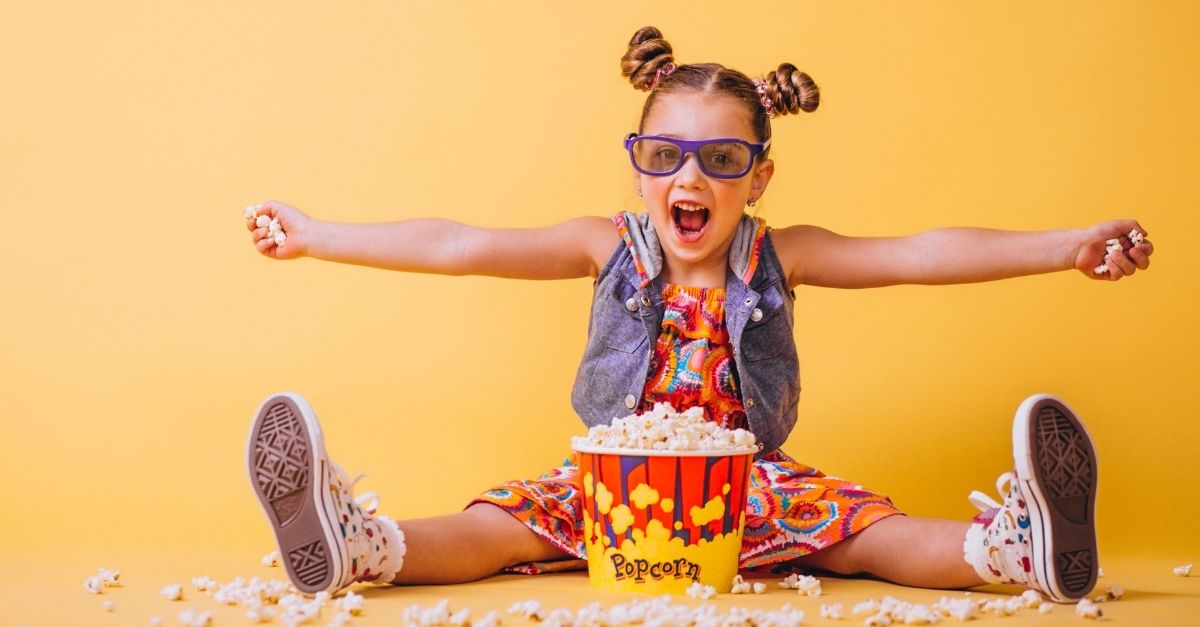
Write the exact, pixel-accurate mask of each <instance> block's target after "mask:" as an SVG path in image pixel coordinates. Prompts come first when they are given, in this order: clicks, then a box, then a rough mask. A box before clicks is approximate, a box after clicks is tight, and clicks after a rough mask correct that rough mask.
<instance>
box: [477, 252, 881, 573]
mask: <svg viewBox="0 0 1200 627" xmlns="http://www.w3.org/2000/svg"><path fill="white" fill-rule="evenodd" d="M765 234H766V229H760V232H759V235H758V237H759V238H761V237H764V236H765ZM761 248H762V247H761V246H754V248H753V249H754V250H755V251H759V250H761ZM755 254H757V253H755ZM756 261H757V260H756V259H752V260H751V263H752V264H754V262H756ZM662 296H663V301H664V303H665V306H666V309H665V311H664V315H663V321H662V328H661V331H660V334H659V336H658V341H657V342H656V344H655V347H654V352H653V354H652V356H651V359H650V372H649V375H648V376H647V378H646V384H645V388H644V389H643V393H642V401H641V406H640V407H639V408H638V411H647V410H649V409H650V408H651V407H653V405H654V404H655V403H658V402H669V403H671V404H672V405H673V406H674V407H675V408H676V409H677V410H679V411H683V410H685V409H687V408H689V407H695V406H700V407H703V408H704V414H705V417H706V418H707V419H708V420H713V421H716V422H718V423H720V424H721V425H722V426H724V427H728V428H737V427H745V422H746V413H745V410H744V408H743V406H742V400H741V395H740V393H739V391H738V385H737V373H736V369H735V366H734V360H733V355H732V353H731V343H730V340H729V336H728V333H727V331H726V328H725V289H724V288H711V287H710V288H703V287H685V286H679V285H672V284H666V285H664V287H663V294H662ZM577 471H578V468H577V466H576V464H575V462H574V459H573V458H568V459H567V460H565V461H564V463H563V465H562V466H560V467H558V468H554V469H551V470H550V471H548V472H546V473H545V474H543V475H542V476H541V477H538V478H537V479H532V480H518V481H509V482H506V483H503V484H501V485H499V486H496V487H495V488H493V489H491V490H488V491H487V492H485V493H484V494H482V495H481V496H480V497H479V498H477V499H475V500H474V501H472V502H471V504H472V505H473V504H475V503H481V502H483V503H492V504H494V505H497V506H499V507H501V508H503V509H504V510H506V511H508V512H509V513H510V514H512V515H513V516H514V517H516V518H517V519H518V520H520V521H521V522H523V523H524V524H525V525H527V526H528V527H529V528H530V529H532V530H533V531H534V532H535V533H537V534H538V535H539V536H541V537H542V538H545V539H546V540H547V541H549V542H550V543H551V544H553V545H554V546H556V547H558V548H559V549H561V550H563V551H565V552H567V553H570V554H571V555H574V556H575V557H577V558H581V559H582V558H583V557H584V555H585V551H584V542H583V534H582V528H583V518H582V517H583V511H582V496H581V495H580V493H579V486H578V477H577V474H578V473H577ZM899 513H900V511H899V510H898V509H896V507H895V506H894V505H892V502H891V500H890V499H888V498H887V497H886V496H883V495H880V494H876V493H874V492H872V491H870V490H868V489H866V488H864V487H863V486H861V485H858V484H856V483H853V482H850V481H844V480H842V479H838V478H836V477H829V476H826V475H824V474H823V473H821V472H820V471H818V470H817V469H815V468H812V467H811V466H806V465H804V464H801V463H800V462H797V461H796V460H794V459H792V458H791V457H789V456H788V455H787V454H785V453H784V452H783V451H781V450H776V451H773V452H771V453H768V454H767V455H764V456H763V457H761V458H760V459H758V460H756V461H755V462H754V466H753V468H752V469H751V471H750V489H749V493H748V496H747V502H746V527H745V530H744V532H743V538H742V553H741V567H742V568H755V569H774V570H787V569H790V568H794V567H795V565H794V564H788V562H790V561H791V560H794V559H796V558H798V557H802V556H805V555H808V554H810V553H813V552H815V551H819V550H821V549H823V548H825V547H828V546H831V545H833V544H835V543H837V542H839V541H841V540H844V539H846V538H848V537H850V536H851V535H853V534H854V533H856V532H858V531H861V530H862V529H865V528H866V527H867V526H869V525H871V524H872V523H875V522H877V521H879V520H882V519H884V518H887V517H888V516H892V515H894V514H899ZM567 565H568V564H563V565H562V566H567ZM573 565H574V566H578V565H579V563H578V562H576V563H575V564H573ZM560 569H561V568H556V567H554V566H551V565H548V564H533V565H525V566H518V567H516V568H513V569H511V570H515V571H518V572H529V573H536V572H544V571H548V570H560Z"/></svg>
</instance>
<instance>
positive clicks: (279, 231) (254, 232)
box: [242, 200, 311, 259]
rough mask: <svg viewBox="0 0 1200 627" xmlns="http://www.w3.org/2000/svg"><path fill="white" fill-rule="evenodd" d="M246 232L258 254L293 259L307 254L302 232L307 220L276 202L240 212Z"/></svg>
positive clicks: (288, 206)
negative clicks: (244, 220)
mask: <svg viewBox="0 0 1200 627" xmlns="http://www.w3.org/2000/svg"><path fill="white" fill-rule="evenodd" d="M242 215H243V217H245V218H246V229H247V230H249V231H250V234H251V241H253V242H254V247H255V248H257V249H258V252H260V253H262V254H264V255H266V256H268V257H274V258H275V259H295V258H297V257H302V256H304V255H305V254H306V253H307V248H308V247H307V242H306V240H305V233H306V232H307V226H308V223H309V222H310V220H311V218H309V217H308V216H307V215H305V214H304V212H302V211H300V210H299V209H296V208H295V207H292V206H290V205H286V204H284V203H281V202H279V201H276V200H268V201H267V202H265V203H263V204H261V205H250V206H248V207H246V208H245V209H243V210H242Z"/></svg>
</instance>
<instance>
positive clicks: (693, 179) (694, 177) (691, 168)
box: [675, 152, 708, 189]
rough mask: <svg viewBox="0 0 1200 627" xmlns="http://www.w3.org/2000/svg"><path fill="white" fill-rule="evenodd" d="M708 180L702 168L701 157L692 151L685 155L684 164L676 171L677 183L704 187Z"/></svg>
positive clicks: (691, 187)
mask: <svg viewBox="0 0 1200 627" xmlns="http://www.w3.org/2000/svg"><path fill="white" fill-rule="evenodd" d="M707 181H708V179H707V177H705V176H704V172H703V171H702V170H701V169H700V161H699V157H698V156H696V154H695V153H691V152H689V153H687V154H686V155H684V156H683V165H682V166H680V168H679V171H678V172H676V173H675V184H676V185H678V186H680V187H686V188H689V189H703V188H704V187H705V184H706V182H707Z"/></svg>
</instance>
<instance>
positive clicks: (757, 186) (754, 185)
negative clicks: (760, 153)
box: [750, 159, 775, 200]
mask: <svg viewBox="0 0 1200 627" xmlns="http://www.w3.org/2000/svg"><path fill="white" fill-rule="evenodd" d="M774 174H775V162H774V161H771V160H770V159H763V161H762V163H760V164H759V165H758V167H757V168H755V170H754V174H752V175H751V178H750V197H751V198H753V199H755V200H758V199H759V198H762V195H763V193H764V192H766V191H767V183H770V182H771V177H772V176H773V175H774Z"/></svg>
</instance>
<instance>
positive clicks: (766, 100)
mask: <svg viewBox="0 0 1200 627" xmlns="http://www.w3.org/2000/svg"><path fill="white" fill-rule="evenodd" d="M754 91H756V92H758V101H759V102H761V103H762V106H763V109H765V110H766V112H767V117H771V118H773V117H775V103H774V102H771V97H770V96H768V95H767V81H765V80H763V79H761V78H756V79H754Z"/></svg>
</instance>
